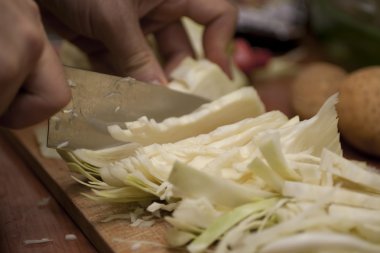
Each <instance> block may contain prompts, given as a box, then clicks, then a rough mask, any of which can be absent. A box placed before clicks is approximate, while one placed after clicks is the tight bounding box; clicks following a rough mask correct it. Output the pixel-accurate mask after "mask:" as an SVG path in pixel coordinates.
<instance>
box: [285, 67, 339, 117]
mask: <svg viewBox="0 0 380 253" xmlns="http://www.w3.org/2000/svg"><path fill="white" fill-rule="evenodd" d="M345 76H346V71H345V70H344V69H342V68H341V67H339V66H336V65H333V64H331V63H327V62H315V63H311V64H309V65H308V66H306V67H305V68H304V69H302V70H301V71H300V73H299V74H298V75H297V76H296V78H295V80H294V82H293V85H292V86H291V100H292V101H291V102H292V106H293V109H294V111H295V113H296V114H298V115H299V116H300V117H301V118H302V119H308V118H311V117H312V116H314V115H315V114H316V113H317V112H318V110H319V108H320V107H321V106H322V105H323V103H324V102H325V101H326V99H327V98H328V97H330V96H331V95H333V94H334V93H336V92H338V86H339V83H340V81H341V80H342V79H343V78H344V77H345Z"/></svg>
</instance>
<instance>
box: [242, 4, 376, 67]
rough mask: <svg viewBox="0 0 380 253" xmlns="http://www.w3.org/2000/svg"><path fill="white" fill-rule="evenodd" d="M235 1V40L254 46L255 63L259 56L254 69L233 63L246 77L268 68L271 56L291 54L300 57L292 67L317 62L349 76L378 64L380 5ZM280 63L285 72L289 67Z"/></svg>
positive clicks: (295, 58)
mask: <svg viewBox="0 0 380 253" xmlns="http://www.w3.org/2000/svg"><path fill="white" fill-rule="evenodd" d="M235 2H236V3H237V5H238V6H239V22H238V27H237V34H236V38H237V39H238V40H243V42H239V43H241V44H243V43H248V44H249V46H250V47H253V49H254V51H256V54H257V55H256V58H260V57H261V58H260V61H259V60H258V62H256V66H254V67H252V66H246V65H244V64H247V62H248V60H249V59H243V60H241V59H240V58H239V59H237V61H238V64H239V65H240V66H242V67H243V69H244V70H245V72H246V73H248V74H253V73H251V71H254V69H255V68H256V70H257V68H258V67H260V68H262V67H264V66H266V65H267V64H268V63H270V60H271V57H276V56H281V55H284V54H287V53H290V52H297V53H298V54H296V55H293V56H297V57H293V58H292V57H290V59H289V61H290V63H292V61H294V60H302V59H304V58H307V59H321V60H325V61H329V62H331V63H334V64H338V65H340V66H342V67H344V68H345V69H346V70H348V71H353V70H355V69H358V68H360V67H365V66H370V65H376V64H379V63H380V47H379V43H380V15H379V14H380V1H378V0H309V1H307V0H235ZM241 58H243V57H241ZM246 58H248V57H246ZM244 60H245V61H246V62H244ZM239 61H242V62H239ZM282 63H283V64H282V67H283V68H286V67H289V66H286V64H285V62H282ZM251 64H252V63H251ZM250 67H251V69H249V68H250ZM282 71H284V69H283V70H282ZM288 71H290V70H288ZM285 72H286V71H285ZM273 74H276V73H273Z"/></svg>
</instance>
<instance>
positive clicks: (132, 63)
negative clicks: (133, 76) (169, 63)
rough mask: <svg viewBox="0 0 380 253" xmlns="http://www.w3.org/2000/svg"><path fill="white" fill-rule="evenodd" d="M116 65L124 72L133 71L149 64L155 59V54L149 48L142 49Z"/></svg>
mask: <svg viewBox="0 0 380 253" xmlns="http://www.w3.org/2000/svg"><path fill="white" fill-rule="evenodd" d="M122 61H123V62H122V63H120V64H118V65H119V66H116V67H117V68H118V69H119V71H120V72H122V73H123V74H125V73H130V72H133V71H135V70H137V69H140V68H142V67H144V66H145V65H148V64H149V63H151V62H152V61H153V56H152V54H151V52H149V51H148V50H140V51H137V52H134V53H132V54H130V55H129V56H128V57H127V59H126V60H125V59H122Z"/></svg>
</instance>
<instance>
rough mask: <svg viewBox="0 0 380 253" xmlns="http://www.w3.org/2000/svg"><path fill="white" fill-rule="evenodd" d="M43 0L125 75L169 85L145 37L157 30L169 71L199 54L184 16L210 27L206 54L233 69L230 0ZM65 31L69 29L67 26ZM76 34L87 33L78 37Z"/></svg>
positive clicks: (81, 42)
mask: <svg viewBox="0 0 380 253" xmlns="http://www.w3.org/2000/svg"><path fill="white" fill-rule="evenodd" d="M39 2H40V3H41V4H42V5H43V6H44V7H45V8H47V9H48V11H49V12H51V13H53V14H54V16H56V17H58V18H59V21H60V22H61V24H60V25H62V23H63V24H64V25H65V31H64V32H65V34H66V35H67V37H69V38H71V40H72V42H74V43H76V44H77V45H78V46H79V47H81V48H82V49H83V50H84V51H85V52H87V53H89V54H92V55H93V56H94V55H96V56H101V58H102V60H103V61H108V60H110V62H111V63H112V66H113V67H114V72H116V73H117V74H119V75H129V76H132V77H134V78H137V79H140V80H144V81H149V82H158V83H165V82H166V77H165V74H164V71H163V70H162V69H161V66H160V64H159V63H158V61H157V59H156V58H155V56H154V54H153V52H152V51H151V49H150V47H149V46H148V43H147V42H146V38H145V35H147V34H150V33H152V34H154V36H155V38H156V41H157V45H158V49H159V52H160V54H161V55H162V56H163V57H164V60H165V61H166V64H165V70H166V71H167V72H169V71H170V69H172V68H173V66H175V65H176V64H177V63H179V61H180V60H182V58H184V57H185V56H188V55H192V54H193V52H192V49H191V46H190V43H189V41H188V38H187V35H186V34H185V30H184V28H183V27H182V25H181V22H180V19H181V17H183V16H188V17H189V18H191V19H193V20H194V21H196V22H198V23H200V24H203V25H204V26H205V34H204V40H203V44H204V49H205V54H206V57H207V58H209V59H210V60H211V61H214V62H215V63H217V64H219V65H220V66H221V67H222V69H223V70H225V71H226V72H227V73H229V72H230V70H229V66H230V64H229V59H228V56H227V53H226V51H227V50H226V49H227V46H228V44H229V42H230V40H231V39H232V37H233V35H234V31H235V22H236V16H237V11H236V8H235V7H234V6H232V5H231V4H230V3H229V2H228V0H207V1H205V0H113V1H104V0H80V1H77V0H40V1H39ZM50 21H51V19H50ZM55 24H57V22H56V20H55ZM56 27H57V26H56ZM68 27H69V28H70V30H71V31H70V32H68V30H67V28H68ZM60 30H61V31H63V29H62V26H61V27H60ZM73 32H75V33H76V34H80V35H81V36H73V35H74V33H73ZM89 42H92V43H91V44H90V43H89Z"/></svg>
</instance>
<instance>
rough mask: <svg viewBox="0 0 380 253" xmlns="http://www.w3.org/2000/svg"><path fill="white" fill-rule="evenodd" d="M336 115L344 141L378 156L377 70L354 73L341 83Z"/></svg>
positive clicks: (379, 88) (379, 78)
mask: <svg viewBox="0 0 380 253" xmlns="http://www.w3.org/2000/svg"><path fill="white" fill-rule="evenodd" d="M337 111H338V116H339V129H340V132H341V134H342V136H343V138H344V139H345V140H346V141H347V142H348V143H350V144H351V145H352V146H353V147H356V148H357V149H359V150H361V151H364V152H366V153H368V154H371V155H375V156H380V66H376V67H367V68H363V69H360V70H357V71H355V72H353V73H351V74H350V75H348V76H347V78H346V79H345V80H343V82H342V83H341V85H340V88H339V102H338V105H337Z"/></svg>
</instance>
